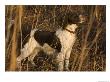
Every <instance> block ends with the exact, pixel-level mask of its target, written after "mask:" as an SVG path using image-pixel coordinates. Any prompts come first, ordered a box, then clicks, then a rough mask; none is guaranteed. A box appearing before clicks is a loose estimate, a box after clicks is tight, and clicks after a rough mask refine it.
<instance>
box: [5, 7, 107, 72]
mask: <svg viewBox="0 0 110 82" xmlns="http://www.w3.org/2000/svg"><path fill="white" fill-rule="evenodd" d="M69 12H70V13H77V14H78V15H80V14H83V16H84V18H85V20H86V22H85V23H84V24H80V25H79V28H78V29H77V30H76V33H77V40H76V42H75V45H74V46H73V50H72V53H71V57H70V65H69V69H70V71H105V70H106V6H105V5H98V6H97V5H51V6H49V5H48V6H47V5H37V6H35V5H34V6H33V5H30V6H25V5H23V6H22V5H19V6H17V5H6V6H5V20H6V21H5V35H6V36H5V44H6V46H5V52H6V53H5V70H6V71H17V70H18V69H16V57H17V56H18V55H20V49H21V48H22V45H23V43H25V38H26V36H28V35H29V33H30V31H31V29H33V28H38V29H43V30H49V31H55V30H56V29H58V28H63V27H64V26H65V17H66V14H67V13H69ZM39 54H40V55H39V56H36V57H35V59H34V61H35V62H36V66H32V64H31V63H30V62H29V61H28V58H26V59H25V60H23V61H22V62H21V69H19V70H21V71H55V70H56V66H55V65H54V61H53V60H52V59H51V57H50V56H47V55H46V54H45V53H44V52H40V53H39Z"/></svg>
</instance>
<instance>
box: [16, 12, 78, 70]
mask: <svg viewBox="0 0 110 82" xmlns="http://www.w3.org/2000/svg"><path fill="white" fill-rule="evenodd" d="M78 22H79V17H78V16H77V15H76V14H69V15H67V19H66V23H67V25H66V26H65V28H63V29H58V30H57V31H55V32H50V31H42V30H38V29H37V28H35V29H33V30H32V31H31V33H30V36H29V41H28V42H27V43H26V44H25V45H24V46H23V48H22V49H21V54H20V55H19V56H18V57H17V64H18V65H19V63H20V62H21V61H22V60H23V59H25V58H26V57H29V60H30V61H31V62H32V64H33V65H35V64H34V62H33V59H34V58H35V56H36V55H38V53H39V52H40V51H41V50H43V51H44V52H45V53H47V54H54V55H56V61H57V63H58V71H63V70H66V71H69V68H68V67H69V58H70V54H71V51H72V47H73V45H74V43H75V40H76V33H75V30H76V29H77V28H78V25H77V23H78Z"/></svg>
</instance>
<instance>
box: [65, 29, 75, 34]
mask: <svg viewBox="0 0 110 82" xmlns="http://www.w3.org/2000/svg"><path fill="white" fill-rule="evenodd" d="M65 30H66V31H68V32H70V33H73V34H75V31H71V30H69V29H67V28H66V29H65Z"/></svg>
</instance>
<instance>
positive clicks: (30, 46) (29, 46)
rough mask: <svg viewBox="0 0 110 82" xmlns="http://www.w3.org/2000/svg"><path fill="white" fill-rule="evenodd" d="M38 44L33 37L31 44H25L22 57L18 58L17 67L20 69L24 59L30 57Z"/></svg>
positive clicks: (30, 40)
mask: <svg viewBox="0 0 110 82" xmlns="http://www.w3.org/2000/svg"><path fill="white" fill-rule="evenodd" d="M36 46H37V43H36V41H35V39H34V38H33V37H31V38H30V39H29V42H28V43H26V44H25V46H24V48H23V49H21V55H20V56H18V57H17V67H18V68H19V66H20V63H21V61H22V60H23V59H25V58H26V57H28V56H30V55H31V53H32V52H33V50H34V49H35V48H36Z"/></svg>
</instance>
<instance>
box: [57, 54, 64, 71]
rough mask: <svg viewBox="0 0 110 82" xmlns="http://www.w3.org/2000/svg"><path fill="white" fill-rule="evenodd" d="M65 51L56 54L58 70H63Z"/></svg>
mask: <svg viewBox="0 0 110 82" xmlns="http://www.w3.org/2000/svg"><path fill="white" fill-rule="evenodd" d="M64 57H65V53H64V52H60V53H59V54H58V56H57V62H58V71H63V67H64Z"/></svg>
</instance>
